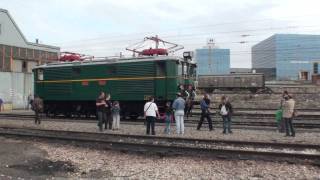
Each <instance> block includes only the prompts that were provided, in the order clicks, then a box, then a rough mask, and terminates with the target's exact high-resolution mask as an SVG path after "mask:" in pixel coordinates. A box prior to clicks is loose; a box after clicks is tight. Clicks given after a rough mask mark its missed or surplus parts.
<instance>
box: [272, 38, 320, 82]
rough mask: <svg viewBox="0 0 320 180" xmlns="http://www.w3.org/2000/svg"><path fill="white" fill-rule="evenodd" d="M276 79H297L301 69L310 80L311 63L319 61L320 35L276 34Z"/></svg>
mask: <svg viewBox="0 0 320 180" xmlns="http://www.w3.org/2000/svg"><path fill="white" fill-rule="evenodd" d="M276 46H277V50H276V61H277V72H276V74H277V79H278V80H297V79H299V74H300V72H301V71H306V72H308V79H309V80H311V75H312V73H313V63H314V62H320V35H297V34H278V35H276Z"/></svg>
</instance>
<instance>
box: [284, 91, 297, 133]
mask: <svg viewBox="0 0 320 180" xmlns="http://www.w3.org/2000/svg"><path fill="white" fill-rule="evenodd" d="M294 108H295V101H294V100H293V98H292V95H288V96H285V101H284V104H283V115H282V117H283V119H284V122H285V129H286V136H292V137H295V135H296V133H295V130H294V128H293V123H292V120H293V116H294Z"/></svg>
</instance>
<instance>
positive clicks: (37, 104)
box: [32, 95, 43, 124]
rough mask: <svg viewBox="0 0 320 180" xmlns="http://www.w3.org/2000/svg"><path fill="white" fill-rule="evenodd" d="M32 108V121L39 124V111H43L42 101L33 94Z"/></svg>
mask: <svg viewBox="0 0 320 180" xmlns="http://www.w3.org/2000/svg"><path fill="white" fill-rule="evenodd" d="M32 109H33V111H34V112H35V120H34V123H35V124H41V118H40V113H41V112H43V101H42V99H41V98H40V97H39V96H38V95H35V96H34V100H33V101H32Z"/></svg>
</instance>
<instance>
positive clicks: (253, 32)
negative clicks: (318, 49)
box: [1, 0, 320, 67]
mask: <svg viewBox="0 0 320 180" xmlns="http://www.w3.org/2000/svg"><path fill="white" fill-rule="evenodd" d="M1 5H2V8H6V9H8V10H9V11H10V13H11V14H12V16H13V17H14V19H15V20H16V22H17V24H18V25H19V26H20V28H21V30H22V31H23V33H24V34H25V36H26V37H27V39H29V40H30V41H33V39H35V38H39V39H40V40H41V41H42V42H44V43H47V44H54V45H59V46H62V47H63V49H65V50H73V51H77V52H80V53H88V54H93V55H96V56H102V55H114V54H115V53H119V52H120V51H123V50H124V49H125V47H126V46H128V45H130V44H132V43H134V42H138V41H139V40H140V39H142V38H143V37H144V36H150V35H155V34H158V35H159V36H160V37H164V38H165V39H167V40H169V41H173V42H177V43H180V44H183V45H184V46H185V47H186V49H188V50H193V49H195V48H199V47H202V46H204V45H205V43H206V40H207V39H208V38H212V37H213V38H215V40H216V42H217V45H218V46H219V47H221V48H230V49H231V65H232V66H233V67H248V66H250V65H251V63H250V59H251V55H250V49H251V46H252V45H254V44H255V43H257V42H259V41H261V40H263V39H264V38H267V37H268V36H270V35H272V34H273V33H276V32H284V33H285V32H293V33H296V32H298V33H305V32H308V31H307V30H310V29H307V28H306V26H308V25H310V24H312V25H314V26H315V28H314V29H316V28H318V29H319V27H320V25H319V23H318V20H317V18H318V17H319V15H320V13H319V12H320V11H318V7H319V2H318V1H316V0H304V1H296V0H278V1H276V0H270V1H262V0H241V1H235V0H214V1H213V0H197V1H196V0H174V1H172V0H139V1H133V0H48V1H39V0H28V1H20V0H2V3H1ZM310 14H313V16H312V15H311V16H310ZM289 26H298V27H299V28H293V29H290V28H287V27H289ZM263 29H264V30H263ZM244 34H245V35H250V36H248V37H243V36H242V35H244ZM239 42H245V43H239Z"/></svg>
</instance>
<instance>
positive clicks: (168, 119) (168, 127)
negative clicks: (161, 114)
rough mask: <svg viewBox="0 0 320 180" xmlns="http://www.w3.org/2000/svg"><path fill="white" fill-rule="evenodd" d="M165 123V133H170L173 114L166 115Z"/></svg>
mask: <svg viewBox="0 0 320 180" xmlns="http://www.w3.org/2000/svg"><path fill="white" fill-rule="evenodd" d="M165 123H166V127H165V129H164V133H166V134H170V124H171V115H166V119H165Z"/></svg>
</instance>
